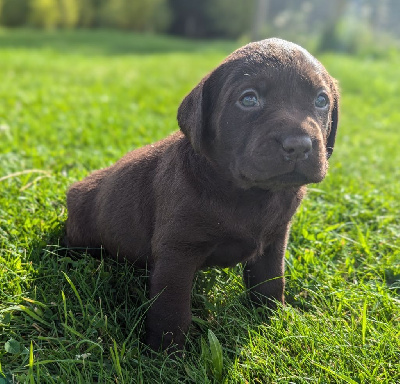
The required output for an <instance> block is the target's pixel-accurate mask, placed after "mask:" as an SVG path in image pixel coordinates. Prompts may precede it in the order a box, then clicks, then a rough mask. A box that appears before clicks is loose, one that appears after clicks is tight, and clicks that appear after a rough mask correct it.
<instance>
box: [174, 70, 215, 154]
mask: <svg viewBox="0 0 400 384" xmlns="http://www.w3.org/2000/svg"><path fill="white" fill-rule="evenodd" d="M207 79H208V76H206V77H205V78H203V79H202V80H201V82H200V83H199V84H198V85H197V86H196V87H195V88H193V90H192V91H191V92H190V93H189V94H188V95H187V96H186V97H185V98H184V99H183V101H182V103H181V105H180V106H179V108H178V125H179V127H180V129H181V131H182V132H183V133H184V134H185V136H186V137H187V138H188V139H189V141H190V143H191V144H192V147H193V148H194V150H195V151H196V152H201V150H202V142H203V139H204V124H205V116H204V113H203V110H204V98H205V97H204V92H205V88H206V83H207Z"/></svg>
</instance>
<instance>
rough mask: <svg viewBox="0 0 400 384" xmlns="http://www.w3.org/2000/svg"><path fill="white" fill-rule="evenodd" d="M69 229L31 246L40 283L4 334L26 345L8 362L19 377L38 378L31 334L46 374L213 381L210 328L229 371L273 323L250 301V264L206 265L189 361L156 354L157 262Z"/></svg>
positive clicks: (34, 283) (198, 284) (14, 311)
mask: <svg viewBox="0 0 400 384" xmlns="http://www.w3.org/2000/svg"><path fill="white" fill-rule="evenodd" d="M63 235H64V233H63V226H62V224H60V227H59V228H57V229H55V230H54V231H53V232H51V233H47V234H45V236H43V237H42V240H41V241H37V242H36V243H34V244H32V245H31V246H30V255H29V257H28V260H29V261H30V263H31V266H32V273H31V276H33V278H31V280H30V282H29V285H30V287H31V288H30V290H29V291H28V292H27V293H25V295H26V296H27V297H24V298H20V300H19V302H20V304H19V305H16V306H15V305H14V306H13V308H10V311H9V316H8V318H7V324H6V325H5V327H4V329H3V330H4V331H5V332H4V338H3V337H0V340H1V341H3V342H4V343H5V342H7V340H9V339H10V337H11V338H12V339H14V340H15V341H16V342H17V343H18V345H20V349H19V351H18V352H16V353H15V354H6V355H5V359H4V360H3V361H2V363H3V367H6V368H7V370H6V371H5V373H6V374H9V377H12V378H13V379H17V381H19V382H25V381H29V380H28V379H29V377H30V376H29V374H30V373H29V367H28V365H29V349H30V343H31V342H32V348H33V357H34V362H38V364H37V365H36V368H35V369H36V370H35V375H36V376H37V377H42V380H43V382H45V381H46V382H47V381H51V380H49V379H48V377H51V378H53V380H56V381H57V380H60V381H64V380H65V381H68V380H70V379H71V377H80V376H79V375H81V376H82V378H83V381H84V382H109V381H110V380H111V379H112V378H115V377H117V376H118V377H119V379H120V380H121V381H124V380H125V381H127V382H129V380H130V379H132V374H134V375H136V374H139V373H140V375H142V376H140V377H141V378H142V381H143V382H153V381H154V380H156V379H157V378H158V379H159V378H160V377H162V378H163V379H166V378H168V377H169V378H171V377H174V378H176V381H174V382H186V381H187V379H188V375H189V376H190V375H192V376H193V377H191V378H192V381H195V382H210V380H211V381H212V380H213V379H215V377H214V373H213V372H215V367H214V365H213V358H212V352H211V345H210V341H209V340H208V338H207V334H208V330H209V329H212V330H213V332H214V333H215V335H216V337H217V340H218V343H220V345H221V346H222V347H221V348H222V351H223V355H224V364H223V371H224V372H228V371H229V369H230V367H231V366H232V364H233V362H234V361H235V360H237V358H238V356H240V355H241V351H242V350H243V349H245V348H246V346H247V345H248V343H249V331H252V330H253V331H256V330H257V329H258V327H259V325H261V324H263V325H266V326H268V325H269V324H270V321H269V320H267V319H266V318H265V317H264V313H263V312H260V311H257V310H256V309H255V308H252V306H251V305H249V303H248V302H247V300H246V293H245V292H244V291H243V290H242V287H241V284H240V283H238V281H239V279H241V276H240V274H241V273H240V272H241V271H240V268H235V269H231V270H221V269H211V270H207V271H202V272H200V273H199V274H198V276H197V278H196V281H195V285H194V290H193V306H192V312H193V315H194V319H193V320H194V321H193V324H192V327H191V330H190V333H189V337H188V342H187V349H186V353H185V356H184V358H183V360H182V361H180V360H179V359H178V361H174V360H172V359H170V358H169V357H168V355H167V354H166V353H159V354H155V355H153V356H152V358H149V356H148V352H149V351H148V348H147V347H146V346H145V345H144V344H143V343H142V342H141V340H143V336H144V318H145V316H146V311H147V309H148V307H149V305H150V302H149V300H148V295H147V288H148V271H146V270H141V269H136V268H135V267H134V266H132V265H131V264H129V263H127V262H116V261H113V260H111V259H107V258H106V257H103V255H101V257H100V259H98V258H94V257H92V256H91V255H90V254H88V253H87V252H86V251H85V250H78V249H67V248H64V247H63V246H62V245H60V240H59V239H62V238H63ZM48 244H52V245H48ZM214 348H215V345H214ZM121 367H122V368H121ZM10 375H11V376H10ZM129 375H131V376H129ZM160 375H162V376H160ZM139 381H140V380H138V382H139ZM110 382H111V381H110ZM171 382H172V381H171Z"/></svg>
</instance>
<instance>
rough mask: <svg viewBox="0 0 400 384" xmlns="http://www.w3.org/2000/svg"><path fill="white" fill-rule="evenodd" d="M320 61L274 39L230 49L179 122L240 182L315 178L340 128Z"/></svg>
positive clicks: (294, 182) (270, 185) (278, 184)
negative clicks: (228, 54) (229, 53)
mask: <svg viewBox="0 0 400 384" xmlns="http://www.w3.org/2000/svg"><path fill="white" fill-rule="evenodd" d="M337 111H338V91H337V88H336V85H335V81H334V80H333V79H332V78H331V77H330V76H329V74H328V73H327V72H326V70H325V69H324V67H323V66H322V65H321V64H320V63H319V62H318V61H317V60H316V59H315V58H314V57H312V56H311V55H310V54H309V53H308V52H307V51H305V50H304V49H302V48H301V47H299V46H297V45H295V44H292V43H289V42H286V41H283V40H279V39H268V40H264V41H261V42H258V43H251V44H248V45H246V46H245V47H243V48H241V49H239V50H237V51H235V52H234V53H233V54H232V55H230V56H229V57H228V58H227V59H226V60H225V61H224V62H223V63H222V64H221V65H220V66H219V67H218V68H217V69H216V70H214V71H213V72H212V73H211V74H209V75H208V76H207V77H206V78H204V79H203V80H202V82H201V83H200V84H199V85H198V86H197V87H196V88H195V89H194V90H193V91H192V92H191V93H190V94H189V95H188V96H187V97H186V99H185V100H184V101H183V103H182V105H181V106H180V108H179V111H178V121H179V124H180V126H181V129H182V130H183V132H184V133H185V134H186V135H187V136H188V137H189V139H190V140H191V142H192V145H193V147H194V148H195V150H197V151H198V152H201V153H203V154H204V155H205V156H206V157H207V158H208V159H209V160H210V162H212V163H214V164H215V165H216V166H217V167H218V168H219V169H221V170H223V172H225V173H226V174H228V175H229V176H230V177H231V178H232V179H233V180H234V182H235V183H236V184H237V185H238V186H239V187H241V188H244V189H248V188H251V187H259V188H263V189H277V188H278V189H279V188H282V187H285V186H300V185H303V184H307V183H315V182H320V181H321V180H322V179H323V178H324V177H325V174H326V171H327V168H328V162H327V159H328V157H329V156H330V155H331V153H332V150H333V145H334V141H335V135H336V128H337Z"/></svg>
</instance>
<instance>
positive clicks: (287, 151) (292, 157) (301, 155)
mask: <svg viewBox="0 0 400 384" xmlns="http://www.w3.org/2000/svg"><path fill="white" fill-rule="evenodd" d="M311 151H312V141H311V139H310V138H309V137H308V136H288V137H286V138H285V139H284V140H283V141H282V152H283V158H284V159H285V160H286V161H299V160H306V159H307V158H308V156H309V155H310V153H311Z"/></svg>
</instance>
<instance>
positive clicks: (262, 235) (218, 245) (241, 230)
mask: <svg viewBox="0 0 400 384" xmlns="http://www.w3.org/2000/svg"><path fill="white" fill-rule="evenodd" d="M276 203H277V202H276V201H267V202H260V203H258V204H257V202H256V203H254V204H240V205H237V206H233V207H231V208H230V209H229V210H227V211H224V212H220V214H219V215H218V214H217V215H216V216H215V220H216V222H215V223H214V228H215V232H214V234H215V243H214V247H213V250H212V252H211V254H210V256H209V257H208V258H207V261H206V265H205V266H212V265H217V266H221V267H229V266H233V265H236V264H238V263H241V262H245V261H247V260H249V259H252V258H254V257H256V256H257V255H260V254H261V253H263V251H264V248H265V247H266V246H267V245H268V244H270V243H271V242H273V241H274V239H275V238H276V236H278V235H280V234H282V232H284V231H286V228H287V226H288V223H289V221H290V218H291V216H292V212H291V210H290V208H289V207H287V206H286V207H284V206H282V204H276ZM288 208H289V209H288ZM216 213H217V212H216Z"/></svg>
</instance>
